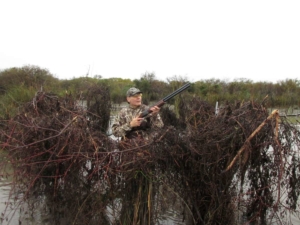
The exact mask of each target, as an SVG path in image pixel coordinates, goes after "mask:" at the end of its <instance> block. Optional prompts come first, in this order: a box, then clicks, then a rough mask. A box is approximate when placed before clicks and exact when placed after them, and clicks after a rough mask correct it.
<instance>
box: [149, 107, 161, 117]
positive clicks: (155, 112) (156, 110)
mask: <svg viewBox="0 0 300 225" xmlns="http://www.w3.org/2000/svg"><path fill="white" fill-rule="evenodd" d="M150 110H151V111H152V113H151V114H152V115H155V114H157V113H158V112H159V110H160V108H159V107H157V106H153V107H151V108H150Z"/></svg>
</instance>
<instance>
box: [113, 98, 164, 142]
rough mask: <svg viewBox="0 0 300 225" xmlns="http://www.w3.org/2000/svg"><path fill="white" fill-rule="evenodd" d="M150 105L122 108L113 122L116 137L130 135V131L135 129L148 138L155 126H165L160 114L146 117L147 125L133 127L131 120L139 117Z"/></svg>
mask: <svg viewBox="0 0 300 225" xmlns="http://www.w3.org/2000/svg"><path fill="white" fill-rule="evenodd" d="M148 108H149V107H148V106H146V105H143V104H142V105H141V106H139V107H138V108H131V107H130V106H128V107H127V108H123V109H121V111H120V112H119V114H118V115H117V116H116V117H115V119H114V122H113V124H112V133H113V135H115V136H116V137H122V138H124V137H125V136H127V135H129V134H130V132H134V130H138V131H139V133H140V134H141V135H142V137H143V138H144V139H146V140H149V139H150V133H151V130H152V129H153V128H161V127H163V126H164V123H163V121H162V119H161V117H160V115H159V114H156V115H154V116H151V117H149V118H147V119H145V122H146V123H147V124H146V126H143V128H141V127H137V128H131V127H130V122H131V121H132V119H133V118H135V117H137V116H138V115H139V114H140V113H142V112H143V111H144V110H146V109H148Z"/></svg>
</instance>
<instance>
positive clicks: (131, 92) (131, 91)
mask: <svg viewBox="0 0 300 225" xmlns="http://www.w3.org/2000/svg"><path fill="white" fill-rule="evenodd" d="M139 93H143V92H141V91H140V90H139V89H137V88H135V87H132V88H129V89H128V91H127V94H126V95H127V97H130V96H133V95H135V94H139Z"/></svg>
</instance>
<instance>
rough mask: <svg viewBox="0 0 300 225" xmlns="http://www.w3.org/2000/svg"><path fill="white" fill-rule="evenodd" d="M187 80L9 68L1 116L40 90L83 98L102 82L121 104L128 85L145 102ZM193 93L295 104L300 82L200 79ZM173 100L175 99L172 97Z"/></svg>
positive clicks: (3, 76)
mask: <svg viewBox="0 0 300 225" xmlns="http://www.w3.org/2000/svg"><path fill="white" fill-rule="evenodd" d="M187 81H188V80H187V79H186V78H182V77H180V76H174V77H170V78H168V79H167V81H162V80H159V79H158V78H157V77H156V76H155V74H154V73H145V74H143V75H141V77H140V79H134V80H131V79H130V78H128V79H122V78H102V76H100V75H95V76H94V77H89V76H85V77H79V78H73V79H70V80H65V79H59V78H56V77H55V76H54V75H53V74H51V73H50V72H49V71H48V70H47V69H43V68H40V67H37V66H31V65H29V66H24V67H21V68H16V67H13V68H8V69H4V70H1V71H0V104H1V106H0V115H1V116H9V115H12V114H15V113H16V112H17V110H18V107H19V105H20V104H22V103H24V102H28V101H30V100H31V99H32V97H33V96H34V95H35V93H36V92H38V91H45V92H53V93H55V94H57V95H60V96H63V95H75V96H78V98H82V99H84V94H85V93H86V92H87V90H88V89H89V88H90V87H92V86H93V85H95V84H99V83H101V84H103V85H106V86H107V87H108V90H109V91H110V96H111V101H112V102H114V103H116V104H120V103H121V102H124V101H125V95H126V91H127V90H128V88H130V87H132V86H135V87H138V88H140V89H141V90H142V91H143V100H144V102H145V103H149V102H150V101H158V100H160V99H161V98H163V97H164V96H166V95H168V94H169V93H171V92H172V91H174V90H175V89H177V88H179V87H180V86H182V85H183V84H184V83H185V82H187ZM187 94H188V95H190V96H197V97H199V98H200V99H201V100H204V101H207V102H209V103H211V104H215V103H216V102H217V101H218V102H219V104H224V103H226V102H228V103H233V102H242V101H249V100H253V101H258V102H261V101H264V99H265V98H266V96H268V97H267V102H268V107H271V108H274V107H285V108H287V107H293V108H297V107H299V105H300V102H299V96H300V81H299V80H298V79H286V80H282V81H278V82H277V83H272V82H253V81H251V80H248V79H235V80H234V81H230V82H229V81H225V80H219V79H214V78H212V79H208V80H199V81H195V82H192V83H191V88H189V89H188V90H187ZM173 101H174V100H173Z"/></svg>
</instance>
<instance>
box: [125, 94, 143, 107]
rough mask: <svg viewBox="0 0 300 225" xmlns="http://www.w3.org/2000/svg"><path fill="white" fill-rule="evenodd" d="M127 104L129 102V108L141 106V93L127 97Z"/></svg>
mask: <svg viewBox="0 0 300 225" xmlns="http://www.w3.org/2000/svg"><path fill="white" fill-rule="evenodd" d="M127 102H129V104H130V106H131V107H133V108H136V107H138V106H140V105H141V104H142V93H139V94H135V95H132V96H130V97H127Z"/></svg>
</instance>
